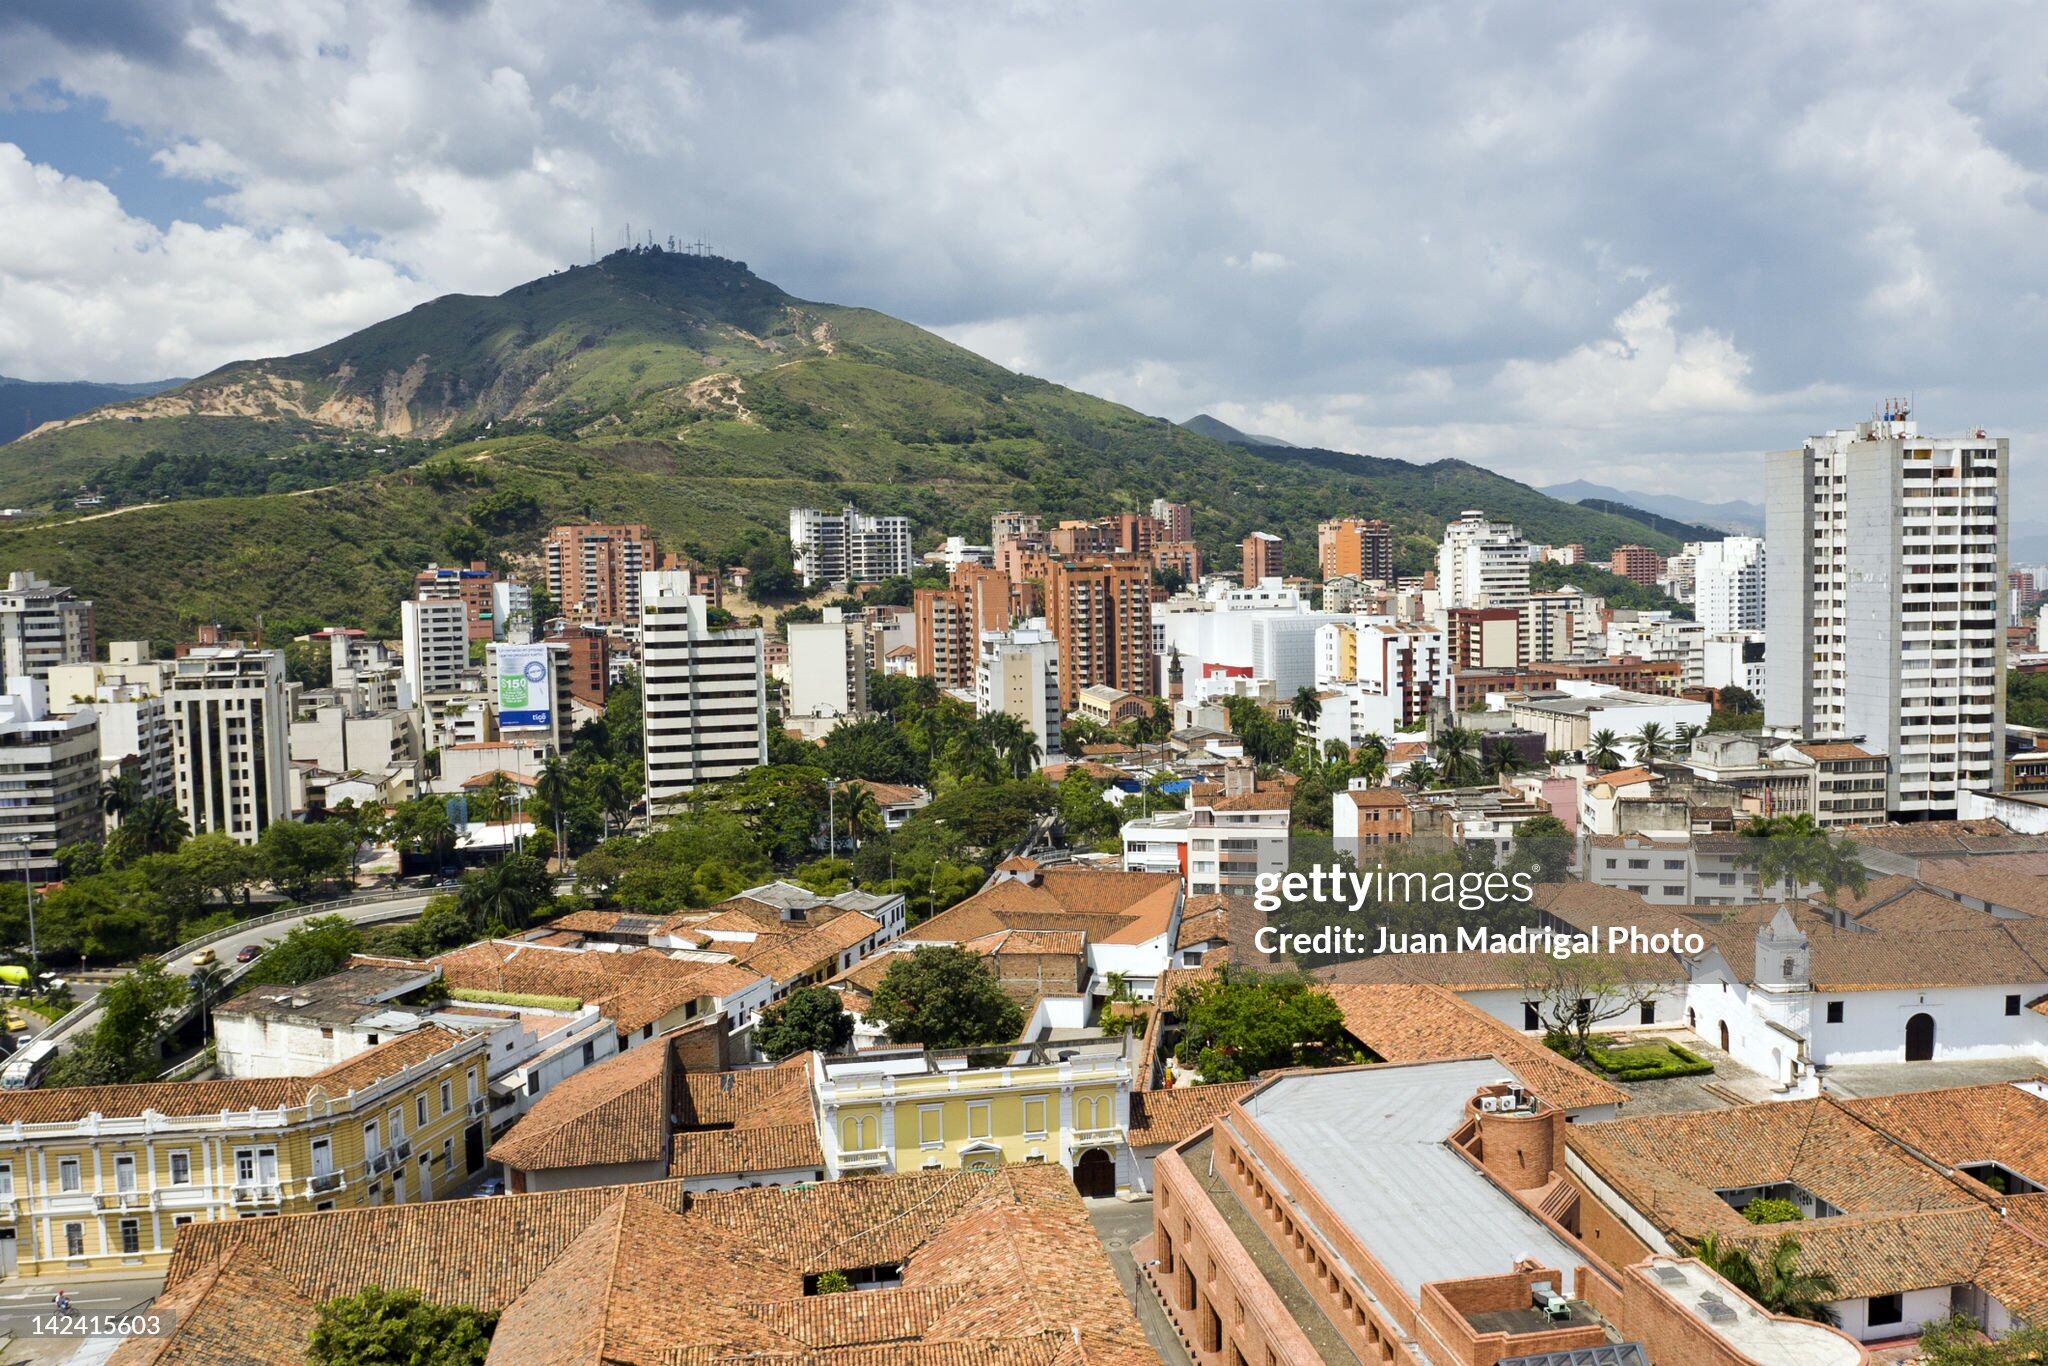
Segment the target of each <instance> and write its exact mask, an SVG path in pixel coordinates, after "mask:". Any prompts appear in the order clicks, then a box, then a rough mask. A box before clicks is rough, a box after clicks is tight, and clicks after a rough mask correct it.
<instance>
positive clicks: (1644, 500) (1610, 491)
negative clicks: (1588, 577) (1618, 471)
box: [1543, 479, 1764, 536]
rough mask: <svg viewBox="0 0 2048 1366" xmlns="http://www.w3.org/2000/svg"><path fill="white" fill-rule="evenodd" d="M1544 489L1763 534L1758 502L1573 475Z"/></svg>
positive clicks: (1572, 497) (1568, 498)
mask: <svg viewBox="0 0 2048 1366" xmlns="http://www.w3.org/2000/svg"><path fill="white" fill-rule="evenodd" d="M1543 492H1545V493H1547V494H1549V495H1550V496H1551V497H1552V498H1562V499H1564V500H1565V501H1566V502H1568V503H1583V502H1586V501H1587V500H1589V499H1599V500H1601V501H1604V502H1610V503H1622V504H1626V505H1627V506H1629V507H1637V508H1641V509H1642V510H1643V511H1645V512H1654V513H1657V514H1659V515H1661V516H1664V517H1672V518H1676V519H1677V520H1678V521H1681V522H1693V523H1696V524H1698V525H1700V526H1709V527H1718V528H1720V529H1721V530H1723V531H1735V532H1740V533H1743V534H1744V535H1749V536H1761V535H1763V534H1764V509H1763V504H1761V503H1745V502H1740V501H1734V502H1726V503H1703V502H1700V501H1698V500H1697V499H1693V498H1681V497H1679V496H1678V495H1677V494H1675V493H1638V492H1634V491H1631V490H1626V489H1617V488H1610V487H1608V486H1607V485H1606V484H1594V483H1589V482H1588V481H1586V480H1584V479H1574V480H1573V481H1572V482H1571V483H1569V484H1552V485H1550V486H1549V487H1547V488H1545V489H1544V490H1543Z"/></svg>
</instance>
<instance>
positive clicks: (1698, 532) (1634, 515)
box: [1579, 498, 1728, 541]
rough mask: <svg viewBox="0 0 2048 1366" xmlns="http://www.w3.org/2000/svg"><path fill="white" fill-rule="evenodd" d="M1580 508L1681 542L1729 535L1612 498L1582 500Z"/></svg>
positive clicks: (1714, 539) (1713, 528) (1718, 529)
mask: <svg viewBox="0 0 2048 1366" xmlns="http://www.w3.org/2000/svg"><path fill="white" fill-rule="evenodd" d="M1579 506H1580V507H1582V508H1591V509H1593V511H1595V512H1611V513H1613V514H1614V515H1615V516H1617V517H1627V518H1629V519H1631V520H1633V521H1637V522H1641V523H1642V524H1643V525H1644V526H1646V527H1648V528H1650V530H1652V531H1656V532H1661V533H1663V534H1664V535H1666V536H1673V537H1676V538H1677V539H1679V540H1681V541H1718V540H1720V539H1722V538H1723V537H1724V536H1726V535H1727V534H1728V533H1727V532H1726V531H1725V530H1723V529H1722V528H1720V527H1713V526H1700V525H1699V524H1697V523H1695V522H1681V521H1679V520H1678V519H1677V518H1676V517H1664V516H1660V515H1659V514H1657V513H1654V512H1645V511H1644V510H1643V509H1642V508H1639V507H1635V506H1632V505H1631V504H1628V503H1617V502H1615V501H1614V500H1613V499H1611V498H1581V499H1579Z"/></svg>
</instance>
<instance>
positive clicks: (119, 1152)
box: [0, 1025, 492, 1277]
mask: <svg viewBox="0 0 2048 1366" xmlns="http://www.w3.org/2000/svg"><path fill="white" fill-rule="evenodd" d="M491 1037H492V1035H491V1032H489V1031H470V1030H455V1029H449V1028H445V1027H443V1026H441V1025H426V1026H424V1027H422V1028H418V1029H413V1030H411V1031H409V1032H406V1033H402V1034H399V1035H398V1036H397V1037H394V1038H391V1039H389V1040H388V1041H385V1042H380V1043H378V1044H377V1045H376V1046H375V1047H372V1048H370V1049H368V1050H367V1051H365V1052H362V1053H359V1054H357V1055H356V1056H354V1057H351V1058H349V1059H347V1060H346V1061H344V1062H340V1063H336V1064H334V1065H332V1066H329V1067H327V1068H324V1069H323V1070H321V1071H318V1072H315V1073H313V1074H311V1075H308V1076H298V1077H245V1078H235V1079H225V1080H218V1081H185V1082H148V1083H141V1084H136V1085H126V1086H83V1087H61V1088H55V1089H50V1090H24V1091H6V1092H0V1274H5V1275H9V1276H25V1277H26V1276H50V1275H62V1276H78V1275H81V1274H87V1273H89V1274H93V1275H107V1274H118V1273H120V1272H123V1271H137V1272H143V1271H156V1270H161V1269H162V1268H163V1266H164V1265H165V1263H166V1261H167V1259H168V1257H169V1255H170V1251H171V1243H172V1240H173V1239H174V1238H175V1237H176V1236H177V1231H178V1229H179V1228H180V1227H181V1226H183V1225H185V1224H189V1223H195V1222H209V1221H213V1220H222V1219H248V1218H255V1217H258V1216H262V1215H270V1214H297V1213H302V1212H305V1211H309V1210H324V1209H346V1208H349V1207H352V1206H357V1205H376V1204H391V1203H399V1202H403V1201H409V1200H428V1199H432V1198H433V1197H434V1196H435V1195H436V1194H445V1193H446V1192H448V1191H449V1190H451V1189H452V1188H454V1187H455V1186H456V1185H458V1184H459V1183H460V1182H462V1181H464V1180H465V1179H466V1178H467V1177H468V1176H469V1175H470V1174H472V1173H474V1172H476V1171H478V1170H479V1169H480V1168H481V1167H482V1165H483V1161H484V1156H483V1154H484V1149H485V1146H486V1143H485V1139H486V1137H487V1130H488V1124H489V1119H488V1115H489V1108H490V1098H489V1093H488V1091H487V1090H486V1083H487V1077H486V1068H487V1064H488V1058H487V1050H488V1048H489V1047H490V1040H491Z"/></svg>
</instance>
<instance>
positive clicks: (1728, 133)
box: [0, 0, 2048, 514]
mask: <svg viewBox="0 0 2048 1366" xmlns="http://www.w3.org/2000/svg"><path fill="white" fill-rule="evenodd" d="M2044 176H2048V12H2044V7H2043V6H2042V5H2040V4H2026V3H2021V4H1984V5H1970V4H1960V3H1950V4H1943V5H1939V6H1932V5H1930V6H1903V5H1900V6H1888V5H1880V4H1872V3H1868V2H1867V0H1865V2H1864V3H1843V4H1826V3H1811V2H1809V0H1786V2H1785V3H1780V4H1773V3H1763V2H1761V0H1760V2H1757V3H1732V4H1725V5H1711V6H1658V7H1655V8H1654V9H1653V8H1651V7H1644V8H1643V9H1641V10H1640V11H1636V12H1630V11H1628V10H1626V9H1625V8H1624V7H1622V6H1617V5H1614V4H1612V3H1607V2H1605V0H1603V2H1601V3H1572V0H1552V2H1551V3H1543V4H1534V3H1531V4H1521V5H1508V4H1472V5H1455V6H1453V5H1443V6H1427V7H1424V6H1409V5H1386V4H1372V5H1367V4H1360V3H1343V4H1338V3H1330V4H1310V3H1303V4H1298V5H1289V6H1284V7H1267V6H1260V5H1247V4H1244V3H1242V2H1241V0H1236V2H1233V3H1217V4H1208V3H1201V2H1200V0H1169V2H1162V3H1157V4H1139V3H1093V4H1082V3H1067V2H1065V0H1039V2H1038V3H1016V4H1010V5H997V4H971V5H968V4H960V3H957V0H932V2H931V3H921V2H920V0H899V2H896V3H891V2H889V0H875V3H867V4H860V3H836V0H772V2H770V3H759V4H750V3H744V0H722V2H721V0H698V2H696V3H692V2H691V0H583V3H576V4H567V3H561V0H413V2H412V3H411V4H409V5H408V4H405V3H402V2H401V0H8V2H7V4H6V5H5V6H4V8H0V374H11V375H15V376H19V377H23V378H31V379H58V378H77V377H91V378H101V379H120V380H140V379H147V378H154V377H157V376H161V375H167V374H191V373H196V372H199V371H202V370H205V369H207V368H209V367H211V366H214V365H217V364H219V363H222V362H224V361H227V360H230V359H234V358H237V357H242V356H248V355H256V354H276V353H281V352H287V351H292V350H298V349H303V348H305V347H308V346H311V345H314V344H317V343H320V342H323V341H327V340H330V339H331V338H333V337H335V336H337V335H339V334H341V333H343V332H346V331H348V330H350V329H352V328H354V327H357V326H360V325H362V324H365V323H368V322H371V321H374V320H376V319H378V318H381V317H385V316H388V315H389V314H392V313H394V312H397V311H400V310H402V309H404V308H407V307H409V306H411V305H412V304H414V303H417V302H419V301H420V300H422V299H426V298H429V297H432V296H434V295H436V294H441V293H446V292H450V291H471V292H484V291H497V290H501V289H504V288H507V287H509V286H511V285H513V284H515V283H517V282H519V281H521V280H523V279H527V278H530V277H532V276H534V275H536V274H540V273H543V272H545V271H547V270H550V269H552V268H554V267H557V266H560V265H565V264H568V263H572V262H576V261H581V260H584V259H586V258H587V256H588V254H589V250H590V242H591V236H592V233H593V232H595V235H596V238H597V241H598V243H599V245H600V247H604V246H608V245H614V244H616V243H617V242H618V241H619V240H620V237H621V234H622V232H623V231H624V228H625V225H626V224H628V223H630V224H632V225H633V228H634V230H635V231H636V233H637V232H639V231H641V230H643V229H646V228H652V229H653V230H655V231H656V232H657V233H658V234H660V235H662V236H668V235H671V234H673V235H675V236H677V237H679V238H683V239H690V238H702V239H703V240H704V241H706V242H707V243H709V244H710V245H711V246H712V248H713V249H715V250H717V251H718V252H719V253H721V254H723V255H729V256H735V257H738V258H741V259H743V260H746V261H747V262H748V263H749V264H750V265H752V266H753V268H754V269H755V270H756V271H758V272H759V273H761V274H762V275H764V276H766V277H768V278H769V279H772V280H774V281H776V282H777V283H778V284H780V285H782V286H783V287H784V288H786V289H789V290H791V291H792V292H794V293H797V294H800V295H804V296H806V297H810V298H816V299H825V300H832V301H835V302H843V303H860V304H868V305H872V306H874V307H877V308H881V309H883V310H886V311H887V312H890V313H894V314H897V315H899V316H901V317H905V318H908V319H910V320H912V321H915V322H918V323H921V324H923V325H925V326H927V327H931V328H934V329H936V330H938V331H940V332H943V333H945V334H946V335H947V336H949V337H952V338H954V339H955V340H958V341H960V342H963V343H965V344H967V345H969V346H972V347H974V348H975V349H976V350H979V351H981V352H983V353H984V354H986V355H988V356H991V357H993V358H994V359H996V360H999V361H1001V362H1003V363H1005V364H1009V365H1013V366H1016V367H1019V368H1021V369H1024V370H1028V371H1031V372H1033V373H1036V374H1040V375H1045V376H1047V377H1049V378H1053V379H1057V380H1060V381H1062V382H1065V383H1068V384H1071V385H1075V386H1077V387H1080V388H1084V389H1088V390H1092V391H1094V392H1096V393H1100V394H1103V395H1106V396H1108V397H1111V398H1115V399H1119V400H1121V401H1123V402H1126V403H1130V404H1132V405H1134V406H1136V407H1138V408H1141V409H1144V410H1145V411H1148V412H1153V413H1158V414H1161V415H1164V416H1170V417H1177V418H1178V417H1186V416H1188V415H1190V414H1193V413H1195V412H1197V411H1204V410H1206V411H1208V412H1211V413H1215V414H1217V415H1218V416H1220V417H1222V418H1224V419H1225V420H1227V421H1230V422H1233V423H1236V424H1237V425H1239V426H1242V427H1245V428H1247V429H1250V430H1255V431H1260V432H1266V433H1271V434H1274V435H1277V436H1281V437H1284V438H1287V439H1289V440H1293V441H1296V442H1302V443H1314V444H1319V445H1328V446H1334V447H1338V448H1342V449H1350V450H1359V451H1370V452H1374V453H1378V454H1387V455H1398V456H1403V457H1408V458H1413V459H1430V458H1435V457H1437V456H1444V455H1452V456H1460V457H1464V458H1467V459H1471V460H1475V461H1478V462H1481V463H1484V464H1487V465H1490V466H1493V467H1495V468H1497V469H1501V470H1503V471H1504V472H1507V473H1510V474H1513V475H1515V476H1516V477H1518V478H1523V479H1527V480H1529V481H1531V482H1535V483H1551V482H1557V481H1561V480H1566V479H1572V478H1580V477H1583V478H1590V479H1596V480H1602V481H1605V482H1610V483H1614V484H1617V485H1620V486H1623V487H1627V488H1637V489H1646V490H1657V491H1668V492H1677V493H1684V494H1687V495H1690V496H1693V497H1699V498H1704V499H1707V500H1710V501H1713V500H1720V499H1726V498H1737V497H1754V496H1755V491H1756V490H1755V483H1756V479H1757V473H1756V470H1757V463H1758V462H1757V459H1756V457H1755V455H1754V452H1756V451H1759V450H1762V449H1765V448H1767V447H1775V446H1783V445H1790V444H1793V443H1795V442H1796V441H1797V440H1798V439H1799V438H1800V437H1801V436H1802V435H1804V434H1806V433H1807V432H1809V431H1813V430H1820V429H1824V428H1825V427H1827V426H1829V425H1840V424H1842V423H1846V422H1849V421H1853V420H1855V419H1857V418H1859V417H1863V416H1867V415H1868V414H1869V412H1870V409H1871V406H1872V404H1873V402H1874V401H1875V400H1877V399H1878V398H1879V397H1881V396H1883V395H1885V394H1891V393H1906V392H1912V393H1914V394H1915V395H1917V400H1918V408H1919V414H1920V416H1921V418H1922V420H1923V423H1924V424H1925V425H1926V426H1928V427H1929V428H1932V429H1939V430H1954V429H1961V428H1965V427H1969V426H1976V425H1984V426H1989V427H1992V428H1994V429H1997V430H2001V431H2005V432H2008V433H2010V434H2011V435H2012V436H2013V437H2014V446H2015V451H2016V467H2017V468H2016V475H2017V478H2016V500H2015V501H2016V504H2021V505H2024V504H2025V503H2028V502H2034V503H2038V502H2039V501H2040V497H2039V495H2042V494H2048V461H2044V460H2042V458H2041V457H2040V456H2039V455H2038V454H2037V452H2038V451H2039V449H2040V448H2041V445H2042V441H2043V438H2044V436H2048V394H2044V392H2043V385H2042V382H2041V381H2042V378H2043V376H2042V371H2043V358H2044V356H2048V345H2044V343H2048V309H2044V300H2043V293H2044V287H2048V231H2044V228H2048V221H2044V220H2048V179H2044ZM2016 511H2018V512H2021V513H2022V514H2023V513H2024V511H2025V509H2024V506H2019V507H2016Z"/></svg>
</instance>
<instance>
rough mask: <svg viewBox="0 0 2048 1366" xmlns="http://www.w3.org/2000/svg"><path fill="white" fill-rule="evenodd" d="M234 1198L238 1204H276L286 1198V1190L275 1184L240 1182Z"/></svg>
mask: <svg viewBox="0 0 2048 1366" xmlns="http://www.w3.org/2000/svg"><path fill="white" fill-rule="evenodd" d="M234 1199H235V1203H236V1204H238V1205H275V1204H277V1203H279V1202H280V1201H282V1200H283V1199H284V1192H283V1191H282V1190H281V1189H279V1188H278V1187H277V1186H275V1185H263V1184H260V1183H251V1184H248V1185H241V1184H238V1185H236V1187H235V1196H234Z"/></svg>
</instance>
